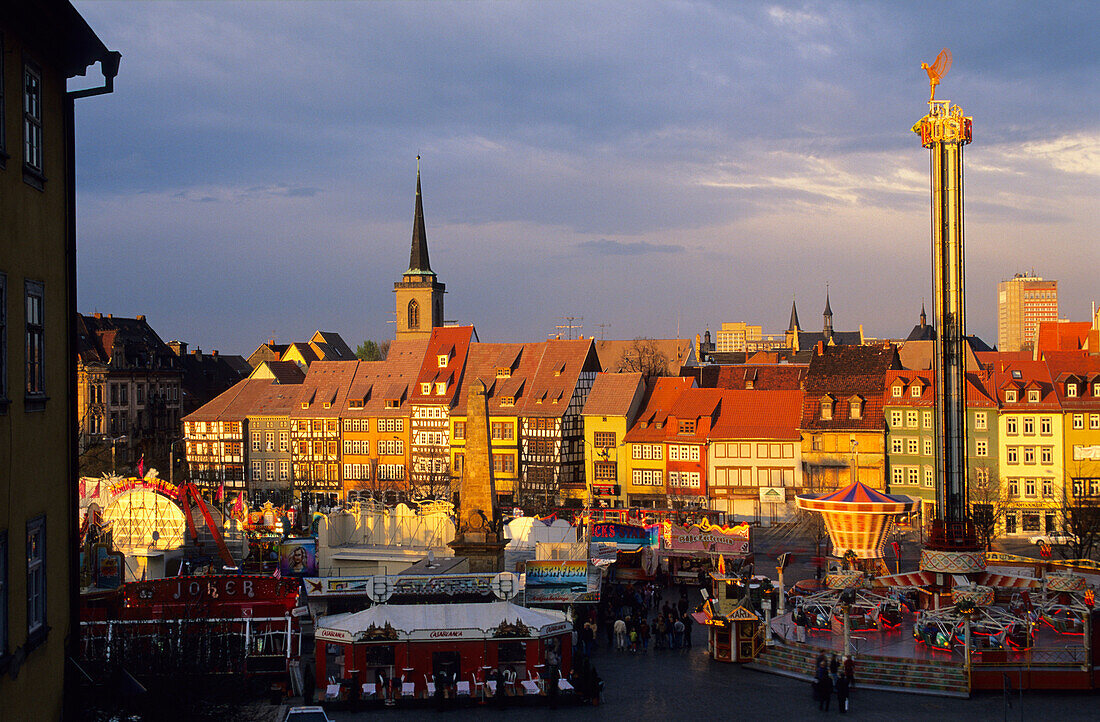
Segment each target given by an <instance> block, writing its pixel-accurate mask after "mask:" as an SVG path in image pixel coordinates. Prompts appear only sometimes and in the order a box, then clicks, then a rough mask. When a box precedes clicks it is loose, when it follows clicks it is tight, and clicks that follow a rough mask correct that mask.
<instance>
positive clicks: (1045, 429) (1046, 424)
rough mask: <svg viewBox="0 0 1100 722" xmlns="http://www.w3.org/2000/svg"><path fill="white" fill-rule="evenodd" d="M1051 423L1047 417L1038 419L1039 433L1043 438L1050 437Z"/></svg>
mask: <svg viewBox="0 0 1100 722" xmlns="http://www.w3.org/2000/svg"><path fill="white" fill-rule="evenodd" d="M1050 427H1051V421H1050V417H1049V416H1044V417H1043V418H1041V419H1039V433H1040V434H1042V435H1043V436H1050V434H1051V430H1050Z"/></svg>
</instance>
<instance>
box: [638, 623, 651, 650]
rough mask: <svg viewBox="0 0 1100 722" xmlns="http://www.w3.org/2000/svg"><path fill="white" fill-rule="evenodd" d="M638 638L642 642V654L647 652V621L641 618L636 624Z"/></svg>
mask: <svg viewBox="0 0 1100 722" xmlns="http://www.w3.org/2000/svg"><path fill="white" fill-rule="evenodd" d="M638 640H639V641H640V642H641V643H642V654H648V653H649V622H647V621H646V620H644V619H643V620H642V622H641V624H639V625H638Z"/></svg>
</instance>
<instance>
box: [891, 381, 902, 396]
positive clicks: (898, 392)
mask: <svg viewBox="0 0 1100 722" xmlns="http://www.w3.org/2000/svg"><path fill="white" fill-rule="evenodd" d="M891 391H892V392H893V396H894V398H895V399H900V398H901V397H902V395H904V393H905V387H904V386H902V385H901V384H894V387H893V388H892V389H891Z"/></svg>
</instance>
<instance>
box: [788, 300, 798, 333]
mask: <svg viewBox="0 0 1100 722" xmlns="http://www.w3.org/2000/svg"><path fill="white" fill-rule="evenodd" d="M801 328H802V327H801V326H800V325H799V323H798V306H796V305H795V302H794V299H791V323H790V325H788V326H787V330H788V331H791V332H792V333H793V332H795V331H799V330H801Z"/></svg>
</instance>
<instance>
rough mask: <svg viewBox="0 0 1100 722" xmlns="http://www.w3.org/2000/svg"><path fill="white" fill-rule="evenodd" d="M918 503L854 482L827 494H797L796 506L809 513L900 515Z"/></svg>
mask: <svg viewBox="0 0 1100 722" xmlns="http://www.w3.org/2000/svg"><path fill="white" fill-rule="evenodd" d="M919 503H920V502H919V501H918V500H915V499H910V498H909V497H906V496H891V495H889V494H883V493H882V492H881V491H876V490H875V489H872V488H871V487H869V486H867V485H866V484H864V483H862V482H859V481H855V482H852V483H851V484H849V485H848V486H846V487H844V488H843V489H837V490H836V491H834V492H830V493H828V494H799V496H798V506H799V507H800V508H802V509H808V510H810V511H821V512H834V513H841V514H901V513H903V512H907V511H911V510H913V509H914V508H916V506H917V505H918V504H919Z"/></svg>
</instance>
